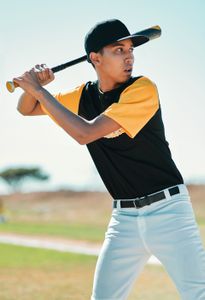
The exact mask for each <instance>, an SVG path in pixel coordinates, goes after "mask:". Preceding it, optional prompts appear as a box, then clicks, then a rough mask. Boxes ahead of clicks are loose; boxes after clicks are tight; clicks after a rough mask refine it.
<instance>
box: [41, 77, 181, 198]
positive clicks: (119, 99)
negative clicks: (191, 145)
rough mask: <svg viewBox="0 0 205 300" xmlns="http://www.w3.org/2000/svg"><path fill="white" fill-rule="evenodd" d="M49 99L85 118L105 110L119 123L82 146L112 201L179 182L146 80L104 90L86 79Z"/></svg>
mask: <svg viewBox="0 0 205 300" xmlns="http://www.w3.org/2000/svg"><path fill="white" fill-rule="evenodd" d="M54 97H55V98H56V99H57V100H58V101H59V102H60V103H61V104H62V105H63V106H64V107H66V108H67V109H69V110H71V111H72V112H74V113H75V114H78V115H79V116H81V117H83V118H84V119H87V120H92V119H94V118H96V117H97V116H98V115H100V114H104V115H106V116H107V117H109V118H112V119H113V120H115V121H116V122H118V124H120V126H121V127H120V129H119V130H117V131H115V132H112V133H110V134H108V135H107V136H105V137H102V138H99V139H98V140H96V141H93V142H91V143H89V144H87V145H86V146H87V148H88V151H89V152H90V155H91V157H92V159H93V161H94V164H95V166H96V168H97V170H98V172H99V174H100V176H101V178H102V180H103V182H104V184H105V186H106V188H107V190H108V192H109V193H110V194H111V196H112V197H113V198H114V199H133V198H136V197H143V196H145V195H148V194H151V193H155V192H157V191H159V190H162V189H165V188H167V187H170V186H173V185H177V184H182V183H184V181H183V178H182V175H181V173H180V172H179V170H178V168H177V166H176V164H175V163H174V161H173V159H172V155H171V151H170V148H169V143H168V142H167V140H166V137H165V129H164V124H163V120H162V113H161V104H160V100H159V94H158V90H157V87H156V84H155V83H154V82H153V81H151V80H150V79H149V78H147V77H145V76H138V77H131V78H130V79H129V80H128V81H127V82H125V83H123V84H121V85H120V86H119V87H118V88H116V89H113V90H111V91H108V92H105V93H102V92H100V90H99V89H98V81H94V82H90V81H89V82H87V83H86V84H82V85H81V86H80V87H78V88H76V89H75V90H73V91H70V92H65V93H59V94H57V95H54ZM42 109H43V110H44V112H45V113H47V114H48V115H50V117H51V118H53V119H54V120H55V118H54V117H53V116H52V115H51V114H50V113H49V112H48V111H47V110H46V109H45V107H43V106H42Z"/></svg>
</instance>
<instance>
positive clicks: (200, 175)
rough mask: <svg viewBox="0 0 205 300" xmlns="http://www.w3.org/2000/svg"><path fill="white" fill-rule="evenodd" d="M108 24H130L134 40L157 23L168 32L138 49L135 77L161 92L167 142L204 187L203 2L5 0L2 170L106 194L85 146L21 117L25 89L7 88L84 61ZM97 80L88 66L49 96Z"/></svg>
mask: <svg viewBox="0 0 205 300" xmlns="http://www.w3.org/2000/svg"><path fill="white" fill-rule="evenodd" d="M109 18H118V19H120V20H121V21H123V22H124V23H125V24H126V25H127V27H128V28H129V30H130V32H131V33H134V32H136V31H139V30H142V29H145V28H148V27H151V26H153V25H157V24H158V25H160V27H161V28H162V36H161V37H160V38H159V39H156V40H154V41H151V42H150V43H147V44H145V45H143V46H141V47H138V48H136V49H135V52H134V53H135V68H134V72H133V75H136V76H137V75H145V76H147V77H149V78H150V79H151V80H153V81H154V82H155V83H156V84H157V86H158V91H159V96H160V101H161V106H162V114H163V120H164V124H165V129H166V137H167V140H168V142H169V144H170V149H171V151H172V155H173V158H174V160H175V162H176V164H177V166H178V167H179V169H180V171H181V173H182V175H183V176H184V178H185V180H186V181H191V180H192V181H193V180H194V181H202V180H205V156H204V151H205V136H204V129H205V118H204V112H205V93H204V87H205V59H204V54H205V39H204V36H205V1H202V0H201V1H200V0H196V1H194V0H192V1H191V0H187V1H185V0H180V1H176V0H174V1H162V0H161V1H146V0H145V1H138V0H136V1H134V0H127V1H119V0H118V1H117V0H114V1H108V0H104V1H93V0H90V1H89V0H87V1H79V0H76V1H65V0H58V1H50V0H49V1H48V0H44V1H42V0H41V1H39V0H35V1H29V0H27V1H24V0H18V1H16V0H13V1H12V2H8V1H2V0H1V1H0V38H1V44H0V104H1V110H0V128H1V129H0V134H1V155H0V168H1V170H2V169H4V168H6V167H9V166H17V165H24V166H29V165H39V166H41V167H42V168H43V169H44V170H45V171H47V172H48V173H50V174H51V176H52V179H51V180H50V182H49V183H48V185H46V186H45V185H44V188H55V187H63V186H72V187H75V188H77V189H78V188H79V189H82V188H88V187H90V186H91V185H92V183H93V182H95V186H98V187H102V184H101V182H100V179H99V177H98V175H97V174H96V173H95V169H94V165H93V163H92V161H91V159H90V156H89V154H88V152H87V149H86V147H85V146H80V145H78V144H77V143H76V142H75V141H74V140H72V139H71V138H70V137H69V136H68V135H66V133H65V132H64V131H63V130H62V129H61V128H60V127H58V126H57V125H56V124H54V123H53V121H52V120H50V119H49V118H48V117H46V116H43V117H42V116H41V117H23V116H21V115H20V114H19V113H18V112H17V110H16V105H17V101H18V97H19V96H20V94H21V90H20V89H17V90H16V92H15V93H14V94H9V93H8V92H7V90H6V88H5V82H6V81H7V80H9V79H12V78H13V77H15V76H17V75H20V74H22V73H23V72H24V71H26V70H29V69H30V68H31V67H33V66H34V65H35V64H36V63H47V65H48V66H50V67H53V66H55V65H58V64H61V63H64V62H66V61H69V60H70V59H74V58H77V57H79V56H81V55H83V54H84V49H83V40H84V36H85V34H86V33H87V31H88V30H89V29H90V28H91V27H92V26H93V25H94V24H95V23H96V22H98V21H102V20H105V19H109ZM95 78H96V76H95V72H94V71H93V69H92V67H91V66H90V65H89V64H88V63H87V62H83V63H81V64H79V65H77V66H74V67H71V68H69V69H67V70H64V71H62V72H59V73H57V74H56V78H55V81H54V82H52V83H51V84H49V85H48V86H47V89H48V90H49V91H50V92H51V93H55V92H59V91H62V90H69V89H71V88H73V87H75V86H77V85H79V84H81V83H83V82H86V81H89V80H95ZM33 188H34V187H33ZM35 188H38V186H36V187H35ZM39 188H42V187H40V186H39ZM3 190H4V186H3V185H1V184H0V191H3Z"/></svg>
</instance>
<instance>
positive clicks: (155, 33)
mask: <svg viewBox="0 0 205 300" xmlns="http://www.w3.org/2000/svg"><path fill="white" fill-rule="evenodd" d="M134 35H139V36H140V35H141V36H144V37H145V38H143V39H139V44H137V45H136V47H138V46H140V45H142V44H145V43H147V42H148V41H151V40H153V39H156V38H158V37H160V35H161V28H160V26H159V25H156V26H152V27H149V28H147V29H144V30H141V31H138V32H136V33H134ZM86 60H87V55H83V56H81V57H79V58H77V59H73V60H71V61H69V62H67V63H64V64H62V65H58V66H56V67H53V68H51V70H52V72H53V73H56V72H59V71H61V70H64V69H66V68H68V67H71V66H73V65H76V64H79V63H81V62H83V61H86ZM18 86H19V85H18V84H17V83H16V82H13V81H7V82H6V88H7V90H8V91H9V92H10V93H13V92H14V91H15V88H17V87H18Z"/></svg>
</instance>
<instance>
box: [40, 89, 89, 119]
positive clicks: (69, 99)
mask: <svg viewBox="0 0 205 300" xmlns="http://www.w3.org/2000/svg"><path fill="white" fill-rule="evenodd" d="M84 86H85V84H82V85H80V86H78V87H76V88H75V89H73V90H71V91H69V92H64V93H58V94H53V97H54V98H55V99H56V100H57V101H58V102H59V103H61V104H62V105H63V106H64V107H65V108H67V109H68V110H70V111H72V112H73V113H75V114H78V107H79V103H80V98H81V95H82V91H83V88H84ZM40 105H41V109H42V110H43V112H44V113H45V114H46V115H48V116H49V117H50V118H51V119H53V120H54V121H55V122H56V123H57V121H56V120H55V118H54V117H53V116H52V114H51V113H50V112H49V111H48V110H47V109H46V108H45V107H44V106H43V104H41V103H40Z"/></svg>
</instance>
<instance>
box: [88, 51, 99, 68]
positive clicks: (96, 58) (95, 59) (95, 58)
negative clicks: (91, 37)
mask: <svg viewBox="0 0 205 300" xmlns="http://www.w3.org/2000/svg"><path fill="white" fill-rule="evenodd" d="M89 58H90V60H91V62H92V63H93V65H94V66H97V65H99V64H100V55H99V53H96V52H90V56H89Z"/></svg>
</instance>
